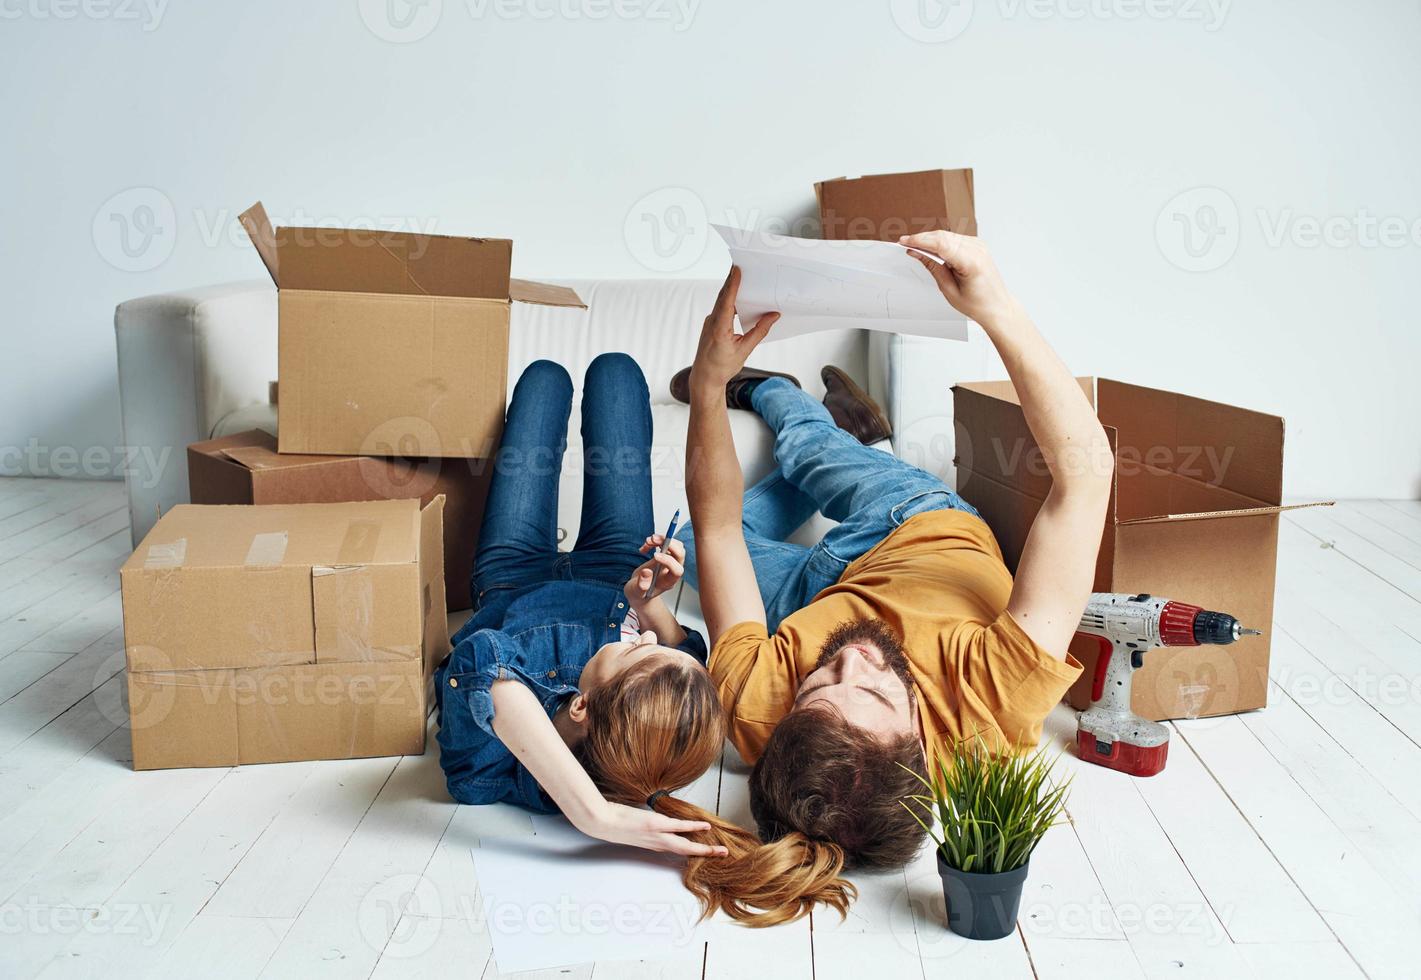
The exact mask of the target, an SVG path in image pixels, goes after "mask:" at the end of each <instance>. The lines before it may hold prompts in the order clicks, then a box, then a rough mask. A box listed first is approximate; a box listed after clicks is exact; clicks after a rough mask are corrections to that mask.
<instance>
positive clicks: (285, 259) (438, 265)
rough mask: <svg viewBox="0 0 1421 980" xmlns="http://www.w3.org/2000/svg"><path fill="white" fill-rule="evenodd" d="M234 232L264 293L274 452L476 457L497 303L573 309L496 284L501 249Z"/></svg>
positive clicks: (515, 282) (548, 290) (498, 349)
mask: <svg viewBox="0 0 1421 980" xmlns="http://www.w3.org/2000/svg"><path fill="white" fill-rule="evenodd" d="M241 221H242V225H243V227H244V228H245V229H246V231H247V234H248V236H249V237H250V238H251V240H252V243H253V244H254V245H255V246H256V248H257V251H258V253H260V255H261V258H262V261H263V262H264V263H265V264H266V268H267V271H268V272H269V273H271V278H272V281H273V282H275V283H276V287H277V371H278V376H279V381H280V385H281V403H280V405H279V407H278V416H279V419H280V425H279V427H278V428H279V436H278V438H279V441H280V450H281V452H283V453H317V454H331V455H338V456H349V455H357V456H405V457H412V456H417V457H434V458H446V457H464V458H487V457H490V456H492V455H493V453H494V450H495V449H496V448H497V446H498V438H499V435H500V434H501V432H502V430H503V412H504V404H505V398H506V395H507V375H508V331H509V316H510V306H511V304H512V303H514V302H520V303H537V304H540V305H545V306H570V307H582V306H583V305H584V304H583V303H582V301H581V300H580V299H579V298H578V296H577V294H576V293H575V292H573V291H572V290H570V289H566V288H564V287H561V286H552V285H546V284H543V283H535V282H527V281H524V280H519V279H513V278H510V276H509V269H510V266H511V263H512V256H513V243H512V242H511V241H508V240H506V239H497V238H457V237H452V236H448V235H419V234H410V233H406V232H394V231H384V230H377V229H341V228H273V227H272V226H271V222H270V221H269V220H268V219H267V215H266V210H265V209H264V208H263V207H262V206H261V204H260V203H258V204H256V205H253V206H252V207H251V208H250V209H249V210H247V211H246V212H244V213H243V214H242V216H241Z"/></svg>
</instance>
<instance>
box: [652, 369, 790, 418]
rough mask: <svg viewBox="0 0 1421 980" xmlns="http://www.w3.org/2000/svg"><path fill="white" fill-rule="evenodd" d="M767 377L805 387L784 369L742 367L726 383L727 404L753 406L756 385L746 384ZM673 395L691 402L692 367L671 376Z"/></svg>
mask: <svg viewBox="0 0 1421 980" xmlns="http://www.w3.org/2000/svg"><path fill="white" fill-rule="evenodd" d="M766 378H784V379H785V380H786V381H788V382H789V383H790V384H792V385H794V386H795V387H796V388H803V387H804V385H802V384H800V383H799V379H798V378H796V377H795V376H794V375H792V374H785V373H783V372H782V371H761V370H760V369H759V368H742V369H741V370H740V373H739V374H737V375H736V376H735V377H733V378H731V379H730V380H729V381H728V382H726V385H725V404H726V406H727V407H729V408H744V409H749V408H751V405H750V394H751V392H753V391H754V390H755V386H754V385H747V384H745V382H746V381H764V380H765V379H766ZM671 397H672V398H674V399H676V400H677V401H678V402H685V403H686V404H687V405H689V404H691V369H690V368H682V369H681V370H679V371H677V372H676V374H675V375H674V376H673V377H672V378H671Z"/></svg>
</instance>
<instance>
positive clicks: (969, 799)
mask: <svg viewBox="0 0 1421 980" xmlns="http://www.w3.org/2000/svg"><path fill="white" fill-rule="evenodd" d="M936 764H937V772H936V773H935V774H934V775H933V778H932V779H931V780H929V779H926V778H924V777H922V776H921V775H920V776H919V777H918V778H919V779H920V780H921V781H922V783H923V786H924V787H925V789H926V792H925V793H924V794H922V795H917V796H910V797H908V798H907V799H906V800H904V801H903V806H905V807H906V808H907V809H908V811H909V812H910V813H912V814H913V816H914V817H916V818H917V820H918V822H919V823H920V824H922V825H923V829H924V830H926V831H927V832H928V836H930V837H931V838H932V839H933V841H934V843H935V844H936V845H937V870H938V874H939V875H940V876H941V877H942V893H943V898H944V899H945V900H946V902H947V925H948V928H949V929H951V930H952V931H953V932H955V933H957V934H958V935H959V936H965V937H967V938H968V939H1001V938H1002V937H1003V936H1007V935H1009V934H1010V933H1011V932H1012V930H1014V929H1015V928H1016V916H1017V910H1018V909H1019V908H1020V905H1021V889H1022V886H1023V885H1024V884H1025V883H1026V874H1027V867H1028V864H1029V862H1030V860H1031V852H1032V851H1033V850H1034V849H1035V848H1036V845H1037V844H1038V843H1039V842H1040V841H1041V838H1042V837H1043V836H1044V835H1045V834H1046V830H1047V828H1049V827H1050V826H1051V825H1052V824H1053V823H1055V822H1056V820H1057V819H1058V818H1059V817H1060V816H1061V815H1062V814H1064V813H1065V808H1066V791H1067V789H1068V787H1069V780H1067V781H1066V782H1064V783H1061V784H1060V785H1054V784H1053V783H1052V781H1051V779H1050V776H1051V772H1052V769H1053V768H1054V764H1055V760H1054V759H1047V758H1046V755H1045V750H1044V749H1042V750H1038V751H1036V752H1034V753H1032V754H1030V755H1016V754H1002V753H994V752H991V751H989V750H988V748H987V745H986V743H985V742H984V741H983V740H982V739H981V738H980V737H978V738H975V739H969V740H967V741H964V742H959V743H957V744H955V745H953V746H952V747H951V748H950V749H947V750H946V751H944V752H941V753H939V754H938V755H937V758H936ZM934 823H936V824H937V827H938V829H934V826H933V824H934Z"/></svg>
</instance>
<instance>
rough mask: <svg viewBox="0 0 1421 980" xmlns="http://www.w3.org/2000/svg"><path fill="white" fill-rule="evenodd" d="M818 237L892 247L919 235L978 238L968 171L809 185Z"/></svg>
mask: <svg viewBox="0 0 1421 980" xmlns="http://www.w3.org/2000/svg"><path fill="white" fill-rule="evenodd" d="M814 193H815V196H816V197H818V198H819V220H820V224H821V225H822V226H823V237H825V238H830V239H876V240H878V241H885V242H896V241H897V240H898V239H899V238H900V237H902V236H903V235H913V234H917V233H918V232H921V231H938V230H942V231H955V232H957V233H958V234H959V235H975V234H977V209H976V204H975V201H974V198H973V193H972V171H971V169H965V170H920V171H917V172H916V173H908V174H874V175H871V176H868V177H855V178H847V177H835V178H834V179H832V180H824V181H820V182H819V183H817V184H815V185H814Z"/></svg>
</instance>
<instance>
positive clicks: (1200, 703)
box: [952, 378, 1316, 720]
mask: <svg viewBox="0 0 1421 980" xmlns="http://www.w3.org/2000/svg"><path fill="white" fill-rule="evenodd" d="M1080 384H1081V387H1082V389H1084V391H1085V392H1086V395H1087V396H1088V397H1089V398H1090V399H1091V403H1092V404H1093V405H1094V406H1095V407H1096V413H1097V415H1098V416H1099V418H1100V421H1101V423H1102V424H1103V425H1104V427H1105V431H1106V434H1107V436H1108V437H1109V439H1110V443H1111V447H1112V448H1113V450H1114V452H1115V476H1114V481H1115V485H1114V488H1113V491H1112V493H1111V498H1110V508H1109V511H1108V512H1107V514H1106V520H1105V528H1104V533H1103V536H1102V539H1101V547H1100V555H1099V558H1098V559H1097V563H1096V574H1095V590H1096V591H1098V592H1129V593H1140V592H1147V593H1149V594H1151V595H1163V596H1168V597H1169V598H1171V599H1178V600H1180V601H1183V602H1188V603H1193V604H1195V605H1199V606H1203V607H1204V608H1206V609H1216V610H1219V611H1221V612H1227V613H1231V614H1233V615H1234V616H1237V617H1238V618H1239V619H1240V620H1241V621H1242V622H1243V623H1244V625H1246V626H1251V627H1254V628H1256V629H1261V630H1263V635H1262V636H1256V637H1245V638H1244V639H1242V640H1240V641H1238V642H1237V643H1234V644H1233V645H1231V646H1225V647H1212V646H1201V647H1165V648H1162V649H1158V650H1153V651H1151V652H1150V653H1149V654H1148V655H1147V656H1146V657H1145V661H1144V666H1143V667H1141V668H1140V669H1139V670H1138V671H1137V672H1136V674H1135V682H1134V686H1133V699H1134V700H1133V703H1134V709H1135V711H1136V712H1137V713H1139V714H1141V715H1144V716H1145V717H1146V718H1152V719H1155V720H1161V719H1165V718H1196V717H1203V716H1209V715H1221V714H1229V713H1232V712H1236V711H1244V710H1248V709H1251V708H1262V707H1264V706H1265V705H1266V704H1267V703H1268V656H1269V650H1270V644H1271V634H1272V630H1273V584H1274V576H1275V572H1276V566H1277V552H1278V521H1279V516H1278V515H1279V514H1280V513H1282V512H1283V511H1285V510H1290V509H1292V508H1291V507H1284V506H1282V493H1283V420H1282V419H1281V418H1278V417H1277V416H1273V415H1264V414H1262V413H1260V412H1252V411H1248V410H1247V409H1242V408H1235V407H1233V406H1231V405H1223V404H1220V403H1218V402H1210V401H1205V400H1203V399H1200V398H1191V397H1189V396H1187V395H1179V394H1175V393H1173V392H1168V391H1159V390H1157V389H1153V388H1142V387H1140V386H1138V385H1131V384H1124V383H1122V382H1119V381H1111V380H1109V379H1106V378H1101V379H1099V380H1096V379H1094V378H1081V379H1080ZM952 390H953V411H954V418H955V423H956V430H957V458H956V463H957V490H958V492H959V493H960V494H962V496H963V497H964V498H965V499H966V500H967V501H968V502H969V503H971V504H972V505H973V506H974V507H976V508H977V509H978V510H979V511H981V513H982V517H983V518H984V519H985V520H986V521H987V523H988V524H989V525H990V526H991V528H992V531H993V533H994V534H995V535H996V538H997V542H998V543H999V544H1000V545H1001V549H1002V554H1003V556H1004V557H1005V559H1006V562H1007V566H1008V567H1009V568H1011V569H1012V570H1013V571H1015V570H1016V565H1017V561H1018V560H1019V559H1020V557H1021V549H1022V547H1023V546H1024V545H1025V543H1026V535H1027V532H1028V531H1029V530H1030V529H1031V524H1032V521H1034V520H1035V518H1036V513H1037V511H1038V510H1039V509H1040V507H1041V504H1042V501H1044V500H1045V499H1046V493H1047V491H1048V490H1049V489H1050V486H1051V476H1050V473H1049V472H1048V470H1047V468H1046V465H1045V461H1044V459H1043V458H1042V456H1041V452H1040V449H1039V448H1038V447H1037V445H1036V442H1035V440H1033V439H1032V437H1031V433H1030V431H1029V430H1028V429H1027V426H1026V419H1025V417H1024V416H1023V415H1022V411H1021V406H1020V402H1019V401H1018V400H1017V397H1016V391H1015V389H1013V387H1012V385H1011V382H1009V381H986V382H974V383H970V384H959V385H957V386H956V387H954V388H953V389H952ZM1299 506H1316V505H1299ZM1071 652H1072V653H1073V654H1075V656H1076V658H1077V659H1078V660H1080V661H1081V663H1082V664H1084V665H1085V668H1086V669H1085V671H1084V672H1083V674H1082V675H1081V679H1080V680H1079V681H1078V682H1077V683H1076V685H1075V686H1074V687H1073V688H1072V689H1071V691H1070V694H1069V700H1070V703H1071V705H1072V706H1073V707H1076V708H1085V707H1086V706H1087V705H1088V704H1089V696H1090V683H1091V680H1092V678H1093V676H1094V668H1095V662H1096V659H1097V648H1096V646H1095V644H1094V643H1093V642H1084V641H1082V640H1080V639H1077V641H1076V642H1075V643H1073V644H1072V645H1071Z"/></svg>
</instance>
